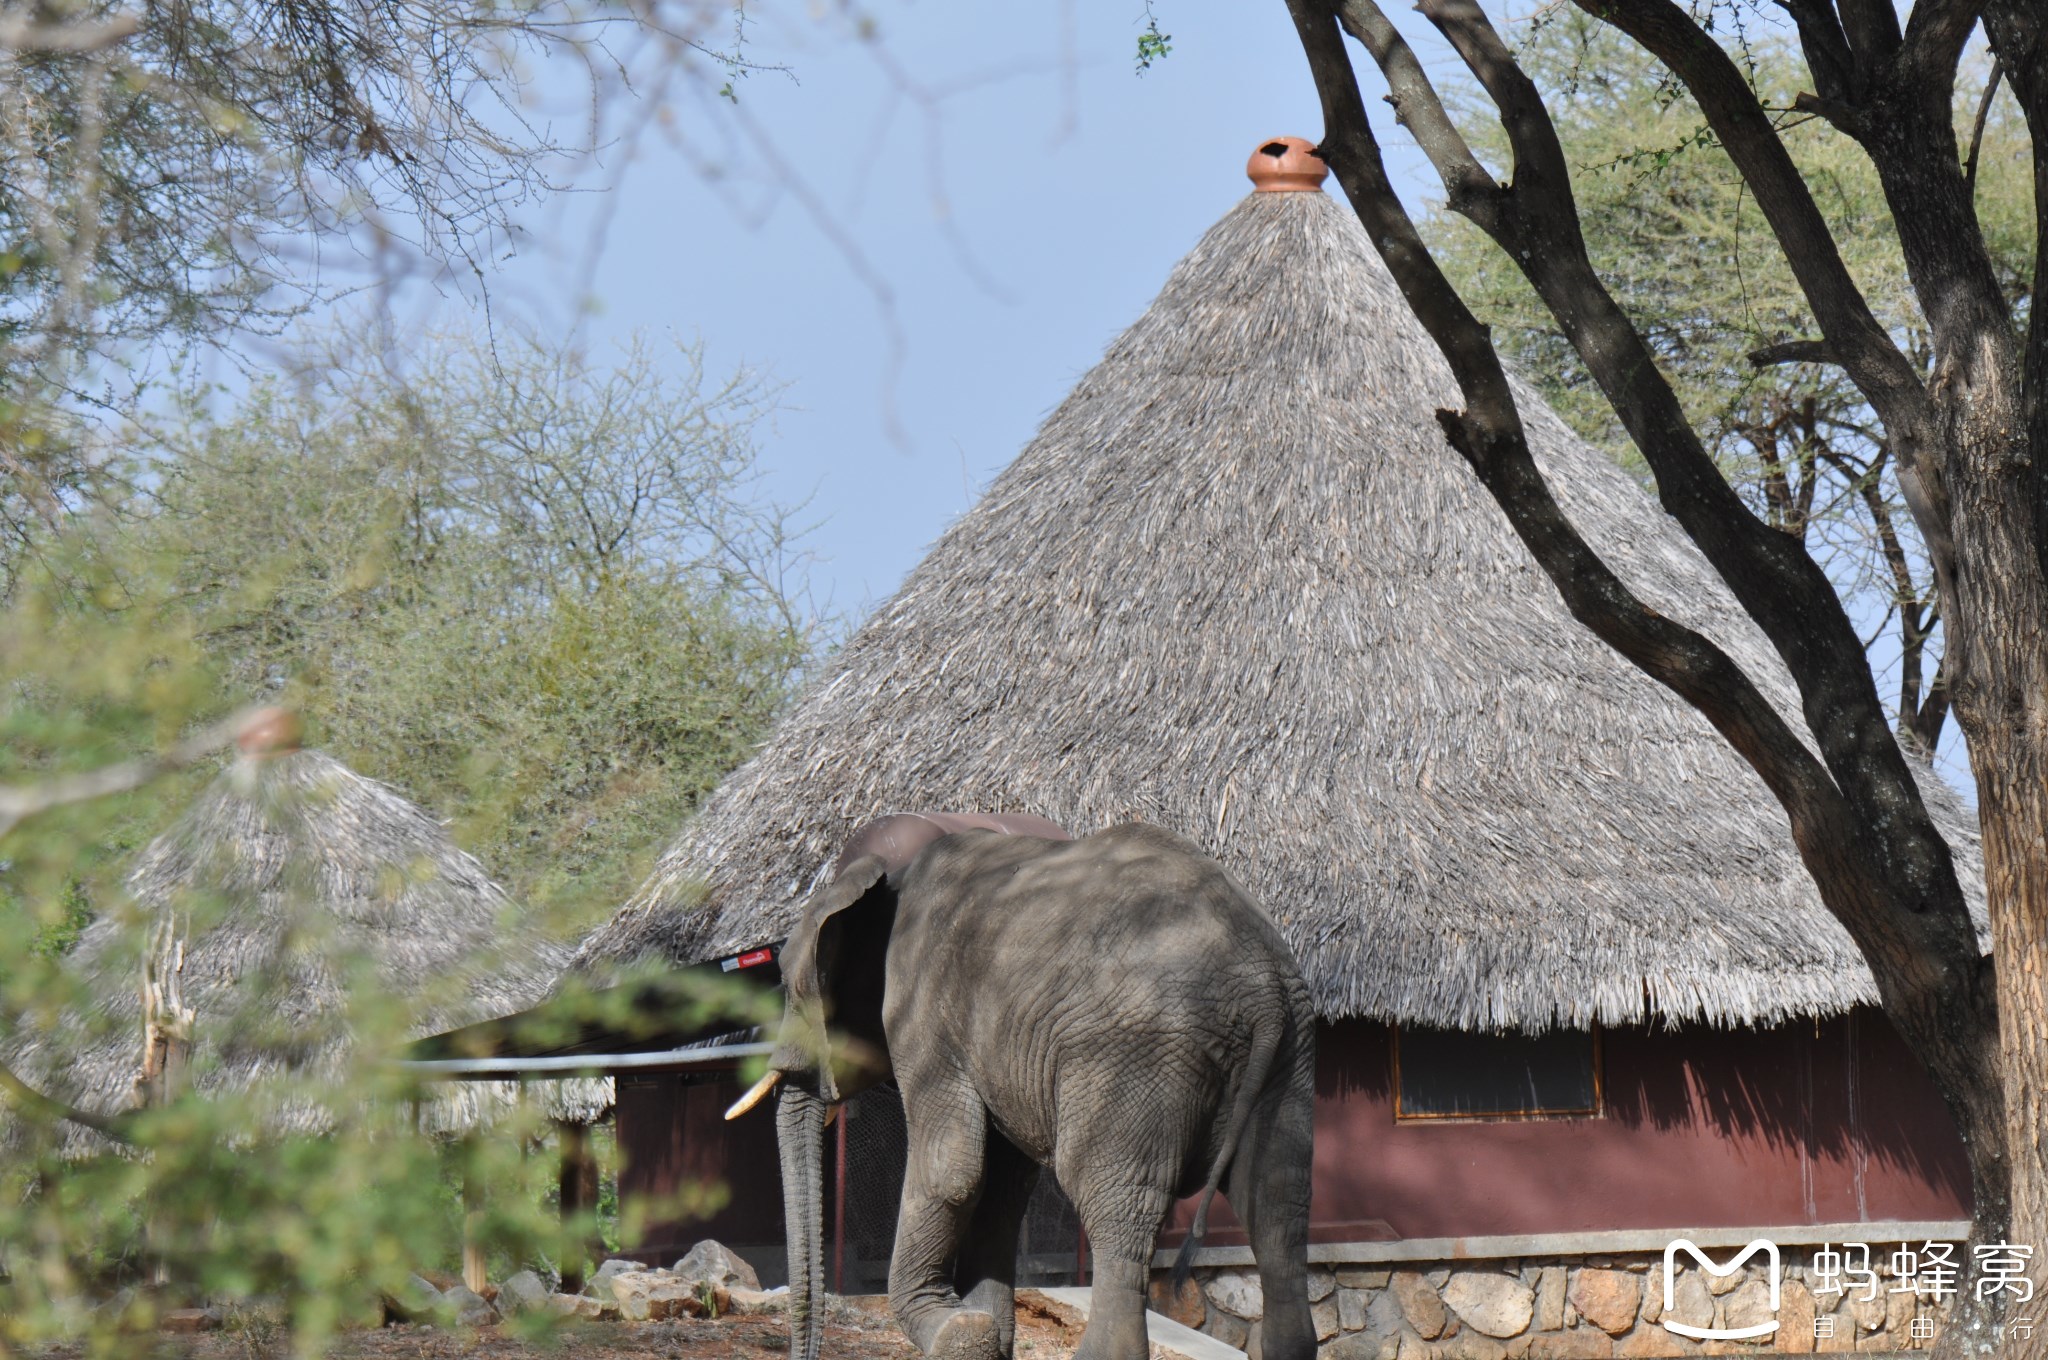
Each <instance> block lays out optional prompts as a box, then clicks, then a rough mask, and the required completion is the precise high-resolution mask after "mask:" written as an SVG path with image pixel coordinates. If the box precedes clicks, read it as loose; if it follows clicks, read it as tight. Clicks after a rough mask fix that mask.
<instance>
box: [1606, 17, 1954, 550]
mask: <svg viewBox="0 0 2048 1360" xmlns="http://www.w3.org/2000/svg"><path fill="white" fill-rule="evenodd" d="M1579 5H1580V8H1582V9H1584V10H1586V12H1587V13H1589V14H1592V15H1593V16H1594V17H1595V18H1598V19H1601V20H1603V21H1605V22H1606V23H1608V24H1611V25H1612V26H1614V27H1615V28H1617V29H1619V30H1620V31H1621V32H1623V33H1626V34H1627V35H1628V36H1629V37H1631V38H1633V39H1635V40H1636V41H1637V42H1638V43H1640V44H1642V46H1643V47H1644V49H1645V50H1647V51H1649V52H1650V53H1651V54H1652V55H1654V56H1655V57H1656V58H1657V59H1658V60H1659V61H1662V62H1663V63H1664V64H1665V65H1666V66H1668V67H1670V68H1671V70H1672V72H1673V73H1674V74H1675V75H1677V77H1678V78H1679V79H1680V80H1681V81H1683V82H1684V83H1685V87H1686V89H1687V91H1688V92H1690V93H1691V95H1692V97H1693V99H1694V101H1695V102H1696V103H1698V105H1699V107H1700V111H1701V112H1702V113H1703V114H1705V115H1706V118H1707V123H1708V125H1709V126H1710V127H1712V128H1713V130H1714V135H1715V137H1716V138H1718V139H1719V141H1720V143H1721V145H1722V147H1723V148H1725V149H1726V151H1727V152H1728V158H1729V159H1730V160H1732V161H1733V162H1734V163H1735V168H1736V169H1737V170H1738V171H1739V172H1740V173H1741V175H1742V179H1743V182H1744V183H1745V184H1746V185H1748V186H1749V190H1750V192H1751V194H1752V195H1754V196H1755V198H1756V202H1757V206H1758V207H1759V208H1760V209H1762V210H1763V214H1764V220H1765V221H1767V222H1769V223H1770V226H1771V231H1772V233H1773V234H1774V235H1775V236H1776V237H1777V240H1778V244H1779V246H1780V247H1781V248H1782V249H1783V250H1784V252H1785V260H1786V263H1788V264H1789V265H1790V266H1791V267H1792V273H1793V277H1795V278H1797V279H1798V280H1799V287H1800V291H1801V292H1803V293H1804V294H1805V295H1806V300H1807V304H1808V305H1809V306H1811V307H1812V308H1813V315H1814V320H1815V321H1816V322H1817V323H1818V324H1819V326H1820V330H1821V335H1822V337H1823V338H1824V339H1825V340H1826V342H1827V344H1828V346H1829V349H1830V351H1831V353H1832V355H1833V362H1835V363H1838V364H1840V365H1841V366H1842V368H1843V369H1845V370H1846V371H1847V372H1848V374H1849V377H1850V379H1851V381H1853V382H1854V383H1855V384H1856V385H1857V387H1858V388H1860V389H1862V391H1863V394H1864V395H1865V396H1866V397H1868V398H1869V399H1870V404H1871V406H1872V408H1873V409H1875V410H1876V411H1877V414H1878V418H1879V419H1880V420H1882V421H1883V422H1884V425H1885V428H1886V429H1887V430H1889V431H1890V432H1891V437H1892V442H1893V445H1894V447H1896V448H1897V449H1898V450H1899V456H1900V462H1901V464H1902V466H1905V467H1909V468H1912V469H1913V470H1914V471H1915V472H1916V474H1917V475H1918V476H1919V477H1920V478H1921V480H1922V481H1923V482H1926V483H1928V484H1929V485H1930V486H1931V487H1933V488H1938V487H1939V485H1940V482H1939V478H1938V476H1937V475H1936V474H1935V473H1934V463H1935V453H1934V450H1936V449H1937V448H1938V447H1939V446H1940V438H1939V434H1938V432H1937V430H1936V428H1935V424H1934V416H1933V411H1932V409H1931V407H1930V404H1929V402H1928V398H1927V391H1926V388H1925V387H1923V386H1922V385H1921V382H1920V377H1919V375H1918V374H1917V373H1916V372H1914V369H1913V365H1912V362H1911V361H1910V360H1909V359H1908V358H1907V357H1906V356H1905V354H1904V353H1902V352H1901V351H1900V349H1899V347H1898V346H1897V345H1896V344H1895V343H1893V341H1892V338H1891V336H1890V335H1888V334H1887V333H1886V331H1885V328H1884V325H1883V323H1881V322H1880V321H1878V319H1877V317H1876V316H1875V315H1874V314H1873V313H1872V312H1871V310H1870V305H1869V303H1868V302H1867V301H1866V300H1865V298H1864V296H1863V291H1862V290H1861V289H1860V288H1858V287H1857V285H1856V281H1855V279H1854V278H1853V277H1851V276H1850V273H1849V268H1848V266H1847V265H1846V264H1845V263H1843V260H1842V254H1841V251H1840V249H1839V248H1838V247H1837V246H1836V244H1835V238H1834V233H1833V232H1831V231H1830V230H1829V229H1828V225H1827V219H1825V218H1824V217H1822V216H1821V212H1820V208H1819V207H1818V205H1816V204H1815V203H1814V201H1813V195H1812V193H1811V192H1810V191H1809V190H1808V188H1807V186H1806V181H1805V179H1804V177H1802V176H1801V175H1800V173H1799V168H1798V167H1797V166H1795V165H1794V164H1793V163H1792V157H1791V154H1790V153H1789V152H1787V151H1786V150H1785V144H1784V142H1783V141H1781V140H1780V139H1779V137H1778V133H1777V130H1776V129H1775V128H1773V127H1772V126H1771V121H1770V117H1769V115H1767V114H1766V113H1765V112H1764V109H1763V106H1762V105H1761V104H1759V103H1758V102H1757V99H1756V95H1755V93H1754V92H1753V91H1752V90H1751V89H1750V88H1749V82H1748V81H1746V80H1745V79H1743V76H1742V72H1741V71H1740V70H1738V69H1737V68H1736V66H1735V63H1734V61H1733V60H1731V59H1730V58H1729V56H1728V53H1727V52H1726V51H1724V50H1723V49H1722V47H1721V45H1720V44H1719V43H1716V42H1715V41H1714V40H1713V39H1712V38H1711V37H1709V36H1708V35H1707V34H1706V33H1705V32H1704V31H1702V30H1701V28H1700V26H1699V25H1698V24H1697V23H1694V22H1693V20H1692V18H1691V16H1689V15H1688V14H1686V12H1685V11H1684V10H1682V9H1680V8H1679V7H1678V5H1676V4H1675V3H1673V0H1614V3H1611V4H1609V3H1603V2H1602V0H1579ZM1796 13H1797V12H1796V11H1795V14H1796ZM1805 27H1806V21H1805V20H1804V19H1803V18H1802V20H1801V31H1802V32H1804V31H1805ZM1808 62H1809V65H1811V64H1812V62H1813V57H1812V54H1811V48H1810V47H1809V57H1808ZM1752 362H1754V361H1752ZM1927 503H1928V505H1929V508H1930V513H1931V514H1933V515H1935V516H1936V517H1937V518H1938V522H1936V523H1928V522H1926V521H1922V522H1921V523H1920V532H1921V536H1922V537H1923V538H1924V539H1926V541H1927V543H1928V546H1929V550H1930V552H1933V553H1934V554H1935V556H1936V567H1937V574H1943V575H1945V573H1946V570H1947V566H1948V564H1949V563H1950V562H1951V561H1953V555H1954V554H1953V550H1952V549H1951V548H1949V547H1948V541H1949V538H1948V506H1947V501H1946V498H1945V497H1943V496H1940V495H1939V494H1938V493H1930V494H1929V495H1928V497H1927Z"/></svg>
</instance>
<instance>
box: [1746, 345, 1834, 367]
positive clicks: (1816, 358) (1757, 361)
mask: <svg viewBox="0 0 2048 1360" xmlns="http://www.w3.org/2000/svg"><path fill="white" fill-rule="evenodd" d="M1748 357H1749V364H1750V367H1752V368H1769V367H1771V366H1772V365H1774V364H1839V363H1840V362H1841V361H1840V360H1838V359H1836V358H1835V352H1834V350H1832V349H1831V348H1829V347H1828V342H1827V341H1825V340H1782V341H1780V342H1778V343H1777V344H1775V345H1765V346H1764V347H1763V348H1762V349H1753V350H1751V351H1750V352H1749V356H1748Z"/></svg>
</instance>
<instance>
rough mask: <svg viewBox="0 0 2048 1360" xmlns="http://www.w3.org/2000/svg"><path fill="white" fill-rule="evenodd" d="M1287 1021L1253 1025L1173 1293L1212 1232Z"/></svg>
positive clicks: (1266, 1017) (1262, 1019)
mask: <svg viewBox="0 0 2048 1360" xmlns="http://www.w3.org/2000/svg"><path fill="white" fill-rule="evenodd" d="M1286 1028H1287V1017H1286V1016H1285V1015H1284V1014H1280V1015H1275V1014H1268V1013H1261V1014H1260V1016H1259V1018H1258V1019H1257V1020H1256V1021H1254V1022H1253V1025H1252V1051H1251V1055H1250V1056H1249V1057H1248V1058H1247V1059H1246V1061H1245V1065H1244V1080H1243V1081H1242V1082H1241V1083H1239V1085H1238V1088H1237V1099H1236V1100H1235V1101H1234V1102H1232V1104H1231V1107H1230V1123H1229V1125H1228V1126H1227V1127H1226V1128H1225V1129H1224V1130H1223V1142H1222V1143H1221V1145H1219V1146H1218V1148H1217V1149H1216V1161H1215V1163H1214V1164H1213V1165H1211V1166H1210V1168H1209V1179H1208V1180H1207V1181H1206V1182H1205V1183H1204V1184H1203V1186H1202V1197H1201V1199H1199V1200H1197V1201H1196V1202H1195V1221H1194V1223H1193V1225H1192V1226H1190V1227H1189V1229H1188V1235H1187V1237H1186V1238H1185V1239H1184V1240H1183V1241H1182V1242H1181V1244H1180V1252H1179V1254H1177V1255H1176V1256H1175V1257H1174V1258H1173V1285H1172V1287H1173V1292H1174V1293H1175V1294H1179V1293H1180V1291H1181V1287H1182V1286H1183V1285H1185V1284H1186V1283H1187V1282H1188V1278H1189V1277H1190V1276H1191V1275H1193V1273H1194V1269H1195V1248H1196V1247H1198V1246H1200V1245H1201V1244H1202V1238H1203V1237H1205V1236H1207V1235H1208V1232H1209V1203H1210V1201H1212V1200H1214V1199H1215V1198H1216V1188H1217V1187H1218V1186H1220V1185H1221V1184H1223V1173H1224V1172H1226V1171H1228V1170H1229V1169H1230V1159H1231V1158H1232V1157H1234V1156H1236V1155H1237V1144H1238V1140H1239V1139H1240V1138H1242V1137H1244V1131H1245V1127H1246V1126H1247V1125H1248V1124H1250V1123H1251V1120H1252V1109H1253V1107H1255V1106H1256V1105H1257V1104H1258V1103H1259V1092H1261V1091H1263V1090H1265V1089H1266V1078H1267V1077H1269V1076H1271V1075H1272V1073H1273V1058H1274V1056H1275V1055H1277V1054H1278V1053H1279V1052H1280V1036H1281V1035H1282V1034H1283V1033H1284V1032H1285V1031H1286Z"/></svg>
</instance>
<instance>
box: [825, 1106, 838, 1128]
mask: <svg viewBox="0 0 2048 1360" xmlns="http://www.w3.org/2000/svg"><path fill="white" fill-rule="evenodd" d="M839 1109H840V1107H839V1106H837V1105H834V1106H833V1107H832V1108H831V1109H829V1110H827V1111H825V1127H826V1128H828V1129H829V1128H831V1127H832V1121H833V1120H835V1119H837V1118H838V1117H839Z"/></svg>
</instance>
